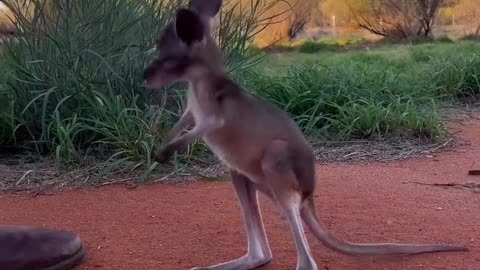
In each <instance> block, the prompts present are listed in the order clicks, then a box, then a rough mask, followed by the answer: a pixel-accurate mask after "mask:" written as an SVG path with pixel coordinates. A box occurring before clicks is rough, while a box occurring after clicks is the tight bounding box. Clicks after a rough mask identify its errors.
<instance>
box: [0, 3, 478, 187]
mask: <svg viewBox="0 0 480 270" xmlns="http://www.w3.org/2000/svg"><path fill="white" fill-rule="evenodd" d="M54 2H55V1H54ZM173 2H175V3H176V1H165V2H164V1H157V2H156V3H157V4H156V5H158V6H153V7H152V6H145V5H153V4H152V3H153V2H149V1H139V2H136V1H122V0H106V1H100V2H99V1H94V0H85V1H80V2H78V4H76V5H73V6H69V7H68V8H67V7H60V6H59V7H60V9H59V12H58V13H55V16H59V17H57V19H59V20H53V21H63V22H64V23H60V24H47V25H43V26H42V27H45V28H44V29H43V30H42V31H45V32H46V34H47V35H46V37H47V38H44V39H39V38H38V37H35V36H32V35H26V36H25V38H24V39H20V40H19V41H18V42H12V43H8V42H7V44H6V45H5V46H4V47H3V48H2V50H1V51H0V54H1V55H0V59H1V60H0V61H2V62H1V65H0V79H1V80H0V146H1V145H10V146H14V147H24V148H27V149H29V150H30V151H34V152H36V153H40V154H46V155H49V156H52V157H54V158H55V161H56V162H57V165H58V168H60V169H61V168H71V167H72V166H79V165H82V163H83V161H84V160H85V157H92V156H94V157H95V158H96V159H97V160H100V161H102V162H104V166H103V167H102V168H101V170H100V172H99V174H98V176H99V177H100V176H104V175H107V174H108V173H110V172H111V171H113V170H117V169H119V168H121V169H125V170H135V169H141V170H142V171H143V172H144V174H143V177H142V180H145V179H147V178H148V176H149V174H150V173H152V172H153V171H155V170H158V169H162V168H163V167H162V168H160V166H159V165H158V164H157V163H155V162H154V161H153V160H152V154H153V152H154V150H155V148H156V145H157V143H158V142H160V141H161V139H162V138H163V136H164V134H165V133H166V132H167V131H168V130H169V129H170V128H171V126H172V125H173V123H174V122H175V121H176V120H177V119H178V117H179V115H180V114H181V113H182V110H183V109H184V108H185V98H184V91H185V89H184V88H182V87H179V86H172V87H169V88H168V89H163V90H158V91H147V90H146V89H145V88H144V87H143V85H142V80H141V77H142V76H141V73H142V70H143V67H144V65H145V61H146V60H147V57H146V56H145V55H144V52H145V51H146V50H147V49H148V48H150V47H151V45H152V41H153V38H154V37H153V36H152V33H155V32H156V31H157V30H158V29H160V28H161V26H162V25H164V24H165V23H166V21H167V18H169V17H170V16H171V14H172V10H173V9H174V8H175V4H168V3H173ZM55 3H57V4H58V5H62V4H63V3H65V1H56V2H55ZM76 3H77V2H76ZM94 4H95V5H94ZM262 8H268V7H258V9H259V10H260V9H262ZM66 11H68V12H67V13H66ZM224 15H225V16H223V17H222V18H223V21H222V22H221V24H220V25H221V28H220V29H219V32H218V35H219V40H220V44H221V46H222V48H224V50H225V54H226V56H227V59H228V66H229V67H230V68H231V70H232V75H233V76H234V77H235V79H237V80H238V81H239V82H240V83H242V84H243V85H245V86H247V87H248V89H250V90H251V91H253V92H256V93H258V94H259V95H260V96H262V97H264V98H266V99H268V100H269V101H271V102H273V103H275V104H277V105H278V106H280V107H281V108H283V109H284V110H285V111H287V112H288V113H289V114H290V115H291V116H292V117H293V118H294V119H295V121H296V122H297V123H298V124H299V125H300V127H301V128H302V130H303V131H304V132H305V134H307V135H308V136H309V137H315V138H318V137H321V138H325V139H332V140H351V139H356V138H362V139H371V140H376V139H380V138H388V137H398V136H400V137H403V138H404V139H406V140H408V139H412V138H414V139H418V138H422V139H427V140H430V141H437V142H439V141H442V140H443V139H444V138H445V135H446V134H445V129H444V124H443V122H442V119H441V118H440V116H439V113H438V112H437V108H438V105H439V104H442V103H446V102H450V101H458V100H461V101H463V102H470V101H473V100H476V98H477V97H478V96H479V94H480V84H479V78H480V56H479V54H478V52H480V45H479V44H478V43H475V42H473V41H462V42H459V43H451V42H423V43H422V44H417V45H412V46H410V45H398V44H397V45H394V44H379V45H376V46H378V47H376V48H372V49H371V50H369V51H367V50H361V49H356V50H351V51H345V52H335V51H334V50H333V49H332V47H329V46H330V45H328V46H327V45H317V44H310V43H308V44H306V45H305V44H304V45H303V47H301V48H302V49H301V51H304V53H299V52H290V53H281V54H272V55H267V56H266V58H265V59H264V61H261V62H259V60H260V59H261V58H259V57H257V56H252V55H250V54H249V52H251V51H255V50H249V46H248V44H249V39H248V37H249V36H250V35H251V33H252V32H253V29H254V26H255V24H256V21H255V20H254V18H255V15H251V16H250V17H248V16H244V15H240V16H234V15H233V14H232V13H228V11H226V13H225V14H224ZM39 21H43V20H39ZM45 21H52V20H45ZM20 23H22V21H21V20H20ZM24 26H25V29H26V31H27V34H28V33H34V32H36V30H37V29H36V28H35V27H34V28H31V26H29V25H28V24H25V25H24ZM240 26H241V27H240ZM318 46H320V48H318ZM322 46H326V47H322ZM332 46H333V45H332ZM312 52H315V53H312ZM167 91H168V93H170V95H167ZM179 161H180V163H177V164H175V166H177V167H176V168H182V166H181V164H185V163H196V164H198V163H208V162H210V161H211V155H210V154H208V150H207V148H206V147H205V146H204V145H203V144H201V143H197V144H195V145H192V146H191V147H190V148H189V150H188V152H187V154H186V155H183V156H180V159H179ZM95 179H97V180H98V179H99V178H95Z"/></svg>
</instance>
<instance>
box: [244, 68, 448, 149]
mask: <svg viewBox="0 0 480 270" xmlns="http://www.w3.org/2000/svg"><path fill="white" fill-rule="evenodd" d="M398 72H399V70H398V69H397V68H396V67H390V66H389V65H388V64H386V62H384V63H381V62H377V63H376V64H375V68H373V66H372V65H371V63H367V64H365V63H359V62H355V63H351V64H345V65H340V66H338V67H326V66H322V65H311V66H304V67H292V68H291V69H289V72H288V74H287V75H286V76H269V77H266V76H256V77H255V76H254V77H252V79H251V81H250V83H251V85H252V87H251V88H252V89H256V92H257V93H258V94H260V95H261V96H264V97H266V98H267V99H268V100H270V101H272V102H274V103H275V104H277V105H278V106H280V107H281V108H283V109H284V110H285V111H287V112H289V113H290V114H291V115H292V117H293V118H294V119H295V120H296V122H297V123H298V124H299V125H300V127H301V128H302V130H303V131H304V132H305V133H307V134H308V135H309V136H318V135H323V136H324V137H327V138H330V139H331V138H335V139H352V138H369V139H375V138H380V137H383V136H391V135H395V136H396V135H406V136H413V137H418V136H419V135H421V137H422V138H427V139H432V140H435V139H438V138H439V137H440V136H442V132H441V127H442V125H441V122H440V121H439V119H438V117H437V115H436V114H435V113H433V112H434V111H435V104H434V102H432V100H428V99H424V98H423V97H417V96H416V93H415V90H416V87H415V86H414V85H410V84H409V82H407V81H404V80H401V79H400V78H399V76H398V75H397V74H398ZM402 84H403V85H402ZM407 84H408V85H407ZM412 84H413V83H412ZM253 86H255V88H254V87H253ZM319 131H320V133H319Z"/></svg>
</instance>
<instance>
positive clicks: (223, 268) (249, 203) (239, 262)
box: [191, 171, 272, 270]
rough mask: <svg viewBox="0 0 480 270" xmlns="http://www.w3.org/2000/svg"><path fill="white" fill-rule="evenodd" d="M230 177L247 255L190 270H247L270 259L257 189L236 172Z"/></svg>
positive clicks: (232, 172)
mask: <svg viewBox="0 0 480 270" xmlns="http://www.w3.org/2000/svg"><path fill="white" fill-rule="evenodd" d="M231 176H232V183H233V186H234V188H235V192H236V194H237V198H238V200H239V202H240V206H241V208H242V215H243V219H244V222H245V229H246V232H247V241H248V251H247V254H246V255H244V256H243V257H240V258H238V259H235V260H232V261H228V262H225V263H220V264H217V265H213V266H209V267H195V268H192V269H191V270H234V269H235V270H249V269H254V268H257V267H260V266H262V265H265V264H267V263H269V262H270V261H271V259H272V253H271V251H270V247H269V245H268V240H267V236H266V233H265V228H264V226H263V221H262V215H261V212H260V208H259V206H258V197H257V196H258V191H257V188H256V187H255V184H253V183H252V182H251V181H250V180H249V179H248V178H247V177H245V176H243V175H241V174H240V173H238V172H235V171H231Z"/></svg>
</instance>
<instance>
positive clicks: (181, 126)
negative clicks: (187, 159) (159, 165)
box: [165, 110, 195, 142]
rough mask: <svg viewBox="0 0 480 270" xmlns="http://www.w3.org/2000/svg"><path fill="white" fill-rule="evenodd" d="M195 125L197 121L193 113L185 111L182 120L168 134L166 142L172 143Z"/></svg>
mask: <svg viewBox="0 0 480 270" xmlns="http://www.w3.org/2000/svg"><path fill="white" fill-rule="evenodd" d="M193 124H195V120H194V119H193V115H192V113H191V112H190V111H189V110H187V111H185V113H183V115H182V117H181V118H180V120H178V122H177V123H175V125H173V127H172V129H171V130H170V132H168V134H167V136H166V137H165V141H166V142H170V141H171V140H173V139H174V138H176V137H178V135H180V133H181V132H182V131H183V130H185V128H186V127H187V126H189V125H193Z"/></svg>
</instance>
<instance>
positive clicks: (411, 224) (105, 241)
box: [0, 120, 480, 270]
mask: <svg viewBox="0 0 480 270" xmlns="http://www.w3.org/2000/svg"><path fill="white" fill-rule="evenodd" d="M452 128H453V130H454V132H458V133H457V134H456V136H457V137H460V138H461V139H465V140H467V141H468V142H469V144H466V145H463V146H460V147H457V148H455V149H454V151H448V152H444V153H442V154H439V155H436V156H433V157H431V158H422V159H420V158H417V159H410V160H403V161H398V162H389V163H369V164H345V163H343V164H328V165H318V168H317V169H318V188H317V191H316V196H317V198H316V199H317V200H316V204H317V207H318V210H319V215H320V216H321V218H323V222H324V223H325V224H326V225H327V226H328V227H329V228H330V229H331V230H332V231H333V232H334V233H335V234H336V235H338V236H339V237H340V238H341V239H345V240H349V241H361V242H366V241H395V242H420V243H430V242H436V243H455V244H460V245H466V246H467V247H469V248H470V249H471V251H470V252H466V253H437V254H424V255H418V256H410V257H352V256H345V255H341V254H338V253H335V252H333V251H330V250H328V249H326V248H325V247H323V246H322V245H321V244H320V243H319V242H318V241H316V240H315V239H314V238H313V237H312V235H311V234H310V233H309V232H308V231H307V234H308V239H309V241H310V244H311V246H312V250H313V253H314V256H315V258H316V260H317V263H318V265H319V269H330V270H337V269H338V270H353V269H359V270H360V269H361V270H363V269H369V270H376V269H389V270H394V269H402V270H406V269H448V270H455V269H458V270H460V269H462V270H467V269H472V270H477V269H480V230H479V228H480V227H479V226H480V225H479V224H480V193H479V192H478V190H474V189H459V188H442V187H437V186H431V185H421V184H418V183H413V182H421V183H427V184H434V183H458V184H464V183H466V182H468V181H476V182H477V183H479V182H480V177H479V176H469V175H468V174H467V173H468V170H471V169H480V121H478V120H477V121H469V122H465V123H464V124H463V125H460V124H455V125H453V126H452ZM475 191H476V192H475ZM261 203H262V211H263V215H264V220H265V223H266V228H267V233H268V237H269V240H270V244H271V248H272V251H273V255H274V260H273V262H272V263H271V264H269V265H268V266H266V267H264V268H262V269H276V270H287V269H289V270H292V269H294V267H295V264H296V253H295V249H294V244H293V241H292V236H291V234H290V230H289V228H288V226H287V224H285V223H282V222H281V221H280V219H279V217H278V213H277V210H276V209H275V208H274V207H273V206H272V204H271V203H270V202H269V201H268V200H267V199H266V198H265V197H261ZM0 223H2V224H25V225H35V226H48V227H54V228H64V229H68V230H73V231H75V232H77V233H78V234H79V235H80V236H81V237H82V238H83V239H84V241H85V244H86V246H87V257H86V260H85V262H84V263H83V264H82V265H81V266H80V267H78V269H112V270H113V269H115V270H127V269H128V270H135V269H145V270H149V269H189V268H190V267H193V266H199V265H200V266H205V265H209V264H213V263H218V262H222V261H225V260H229V259H232V258H235V257H237V256H240V255H243V254H244V252H245V251H246V240H245V233H244V228H243V223H242V220H241V216H240V212H239V205H238V203H237V201H236V198H235V195H234V193H233V190H232V187H231V184H230V183H229V182H224V183H207V182H194V183H184V184H156V185H151V186H143V187H139V188H136V189H129V188H127V187H125V186H120V185H118V186H109V187H104V188H96V189H93V188H92V189H82V190H80V191H75V192H73V191H69V192H58V193H55V194H54V195H47V196H37V197H34V198H32V197H28V196H20V195H0Z"/></svg>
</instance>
